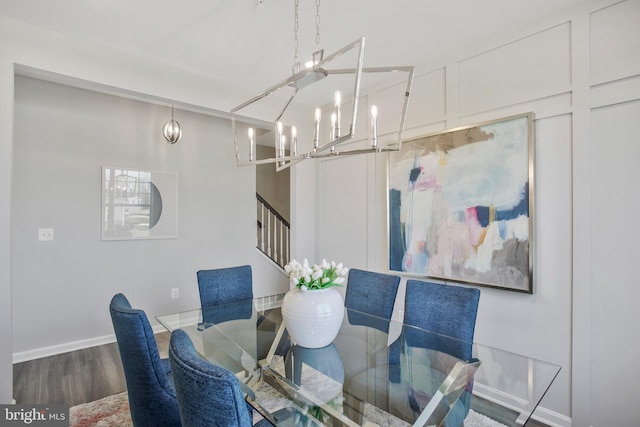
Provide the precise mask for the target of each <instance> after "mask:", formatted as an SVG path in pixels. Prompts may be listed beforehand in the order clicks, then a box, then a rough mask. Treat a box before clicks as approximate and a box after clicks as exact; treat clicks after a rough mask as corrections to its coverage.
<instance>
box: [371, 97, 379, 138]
mask: <svg viewBox="0 0 640 427" xmlns="http://www.w3.org/2000/svg"><path fill="white" fill-rule="evenodd" d="M377 146H378V107H376V106H375V105H372V106H371V147H372V148H376V147H377Z"/></svg>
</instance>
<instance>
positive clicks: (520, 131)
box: [388, 113, 534, 293]
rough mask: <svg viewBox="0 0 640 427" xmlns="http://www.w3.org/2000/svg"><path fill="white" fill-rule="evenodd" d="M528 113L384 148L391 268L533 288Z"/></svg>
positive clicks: (530, 126) (484, 283)
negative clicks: (395, 148) (391, 149)
mask: <svg viewBox="0 0 640 427" xmlns="http://www.w3.org/2000/svg"><path fill="white" fill-rule="evenodd" d="M533 140H534V138H533V113H526V114H521V115H517V116H511V117H508V118H504V119H500V120H495V121H491V122H487V123H483V124H480V125H474V126H468V127H463V128H458V129H453V130H450V131H445V132H442V133H438V134H433V135H428V136H423V137H418V138H415V139H411V140H408V141H403V143H402V148H401V150H400V151H398V152H392V153H390V154H389V169H388V183H389V188H388V191H389V193H388V197H389V199H388V208H389V212H388V214H389V216H388V218H389V229H388V232H389V268H390V270H393V271H399V272H404V273H407V274H410V275H416V276H426V277H432V278H437V279H442V280H445V281H456V282H463V283H470V284H475V285H481V286H490V287H496V288H504V289H508V290H513V291H519V292H526V293H533V247H532V243H533V218H532V213H533V159H534V155H533Z"/></svg>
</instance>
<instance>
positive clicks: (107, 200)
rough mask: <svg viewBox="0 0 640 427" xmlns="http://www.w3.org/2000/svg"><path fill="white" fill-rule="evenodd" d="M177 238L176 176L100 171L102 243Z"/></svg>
mask: <svg viewBox="0 0 640 427" xmlns="http://www.w3.org/2000/svg"><path fill="white" fill-rule="evenodd" d="M176 237H178V174H177V173H175V172H158V171H150V170H142V169H132V168H122V167H112V166H103V167H102V240H135V239H166V238H176Z"/></svg>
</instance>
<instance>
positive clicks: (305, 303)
mask: <svg viewBox="0 0 640 427" xmlns="http://www.w3.org/2000/svg"><path fill="white" fill-rule="evenodd" d="M343 317H344V302H343V300H342V295H341V294H340V292H338V291H337V290H336V289H334V288H333V287H331V288H326V289H318V290H306V291H303V290H300V289H298V288H294V289H291V290H290V291H289V292H287V294H286V295H285V296H284V300H283V302H282V319H283V320H284V324H285V327H286V328H287V332H289V335H290V336H291V338H292V339H293V341H294V342H295V343H296V344H298V345H299V346H301V347H307V348H321V347H326V346H328V345H329V344H331V343H332V342H333V340H334V339H335V337H336V335H338V331H339V330H340V326H341V325H342V318H343Z"/></svg>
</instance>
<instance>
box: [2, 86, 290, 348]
mask: <svg viewBox="0 0 640 427" xmlns="http://www.w3.org/2000/svg"><path fill="white" fill-rule="evenodd" d="M14 114H15V118H14V152H13V187H12V194H13V199H12V203H11V207H12V232H13V236H12V255H13V256H12V283H13V291H14V292H13V307H12V309H13V321H14V328H13V332H14V335H13V336H14V339H13V351H14V353H16V354H17V357H18V358H21V357H23V358H24V357H27V358H29V357H30V356H33V355H37V354H38V351H42V348H46V347H49V346H54V348H55V346H60V345H63V346H64V345H67V346H69V345H72V344H69V343H73V342H76V341H83V343H82V344H80V343H79V345H90V344H92V343H94V342H95V341H97V340H100V339H105V340H109V339H111V335H112V334H113V330H112V326H111V322H110V319H109V314H108V303H109V300H110V298H111V297H112V296H113V294H115V293H117V292H123V293H125V295H127V297H129V298H130V300H131V302H132V304H134V305H135V306H138V307H140V308H143V309H145V310H146V311H147V314H148V316H149V317H150V318H152V317H153V316H154V315H158V314H162V313H168V312H173V311H178V310H186V309H190V308H193V307H197V306H198V305H199V299H198V291H197V283H196V276H195V272H196V271H197V270H199V269H206V268H216V267H223V266H232V265H240V264H252V265H253V266H254V280H255V282H256V294H257V295H264V294H269V293H276V292H278V291H284V290H286V289H287V288H288V284H287V280H286V278H283V277H281V279H282V280H280V282H281V284H282V285H283V286H282V287H280V288H278V287H276V288H274V287H273V285H272V284H271V283H269V282H271V281H272V280H274V279H275V280H276V282H277V278H278V276H281V275H280V273H277V272H276V273H275V276H273V274H274V273H272V272H269V268H268V267H264V265H263V264H264V261H263V259H262V257H259V256H257V255H256V250H255V239H256V237H255V214H254V212H255V207H254V206H255V195H254V193H255V190H254V188H255V170H254V168H238V167H236V166H235V165H234V163H233V162H232V159H233V145H232V144H231V143H230V142H229V136H228V130H229V126H230V125H229V122H228V121H227V120H225V119H219V118H215V117H210V116H206V115H203V114H198V113H193V112H188V111H182V110H176V112H175V116H176V119H177V120H178V121H179V122H180V124H181V126H182V128H183V138H182V139H181V140H180V141H179V142H178V143H177V144H175V145H170V144H168V143H166V142H165V140H164V139H163V137H162V135H161V128H162V125H163V123H164V122H166V121H167V120H168V119H169V118H170V109H169V108H167V107H164V106H158V105H152V104H149V103H144V102H139V101H134V100H128V99H124V98H121V97H115V96H111V95H105V94H101V93H97V92H92V91H88V90H84V89H78V88H73V87H69V86H64V85H60V84H55V83H50V82H45V81H42V80H37V79H32V78H27V77H20V76H18V77H16V81H15V109H14ZM102 165H108V166H122V167H129V168H133V169H136V168H137V169H149V170H158V171H171V172H178V180H179V196H178V198H179V200H178V233H179V237H178V238H177V239H158V240H136V241H103V240H101V166H102ZM41 227H50V228H53V229H54V236H55V237H54V241H52V242H39V241H38V240H37V229H38V228H41ZM265 276H266V277H265ZM265 278H267V279H268V280H267V281H265ZM174 287H177V288H180V298H179V299H177V300H174V299H171V298H170V290H171V288H174ZM35 313H37V315H35ZM45 319H46V321H44V320H45ZM152 323H155V322H153V319H152ZM34 352H35V353H34Z"/></svg>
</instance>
